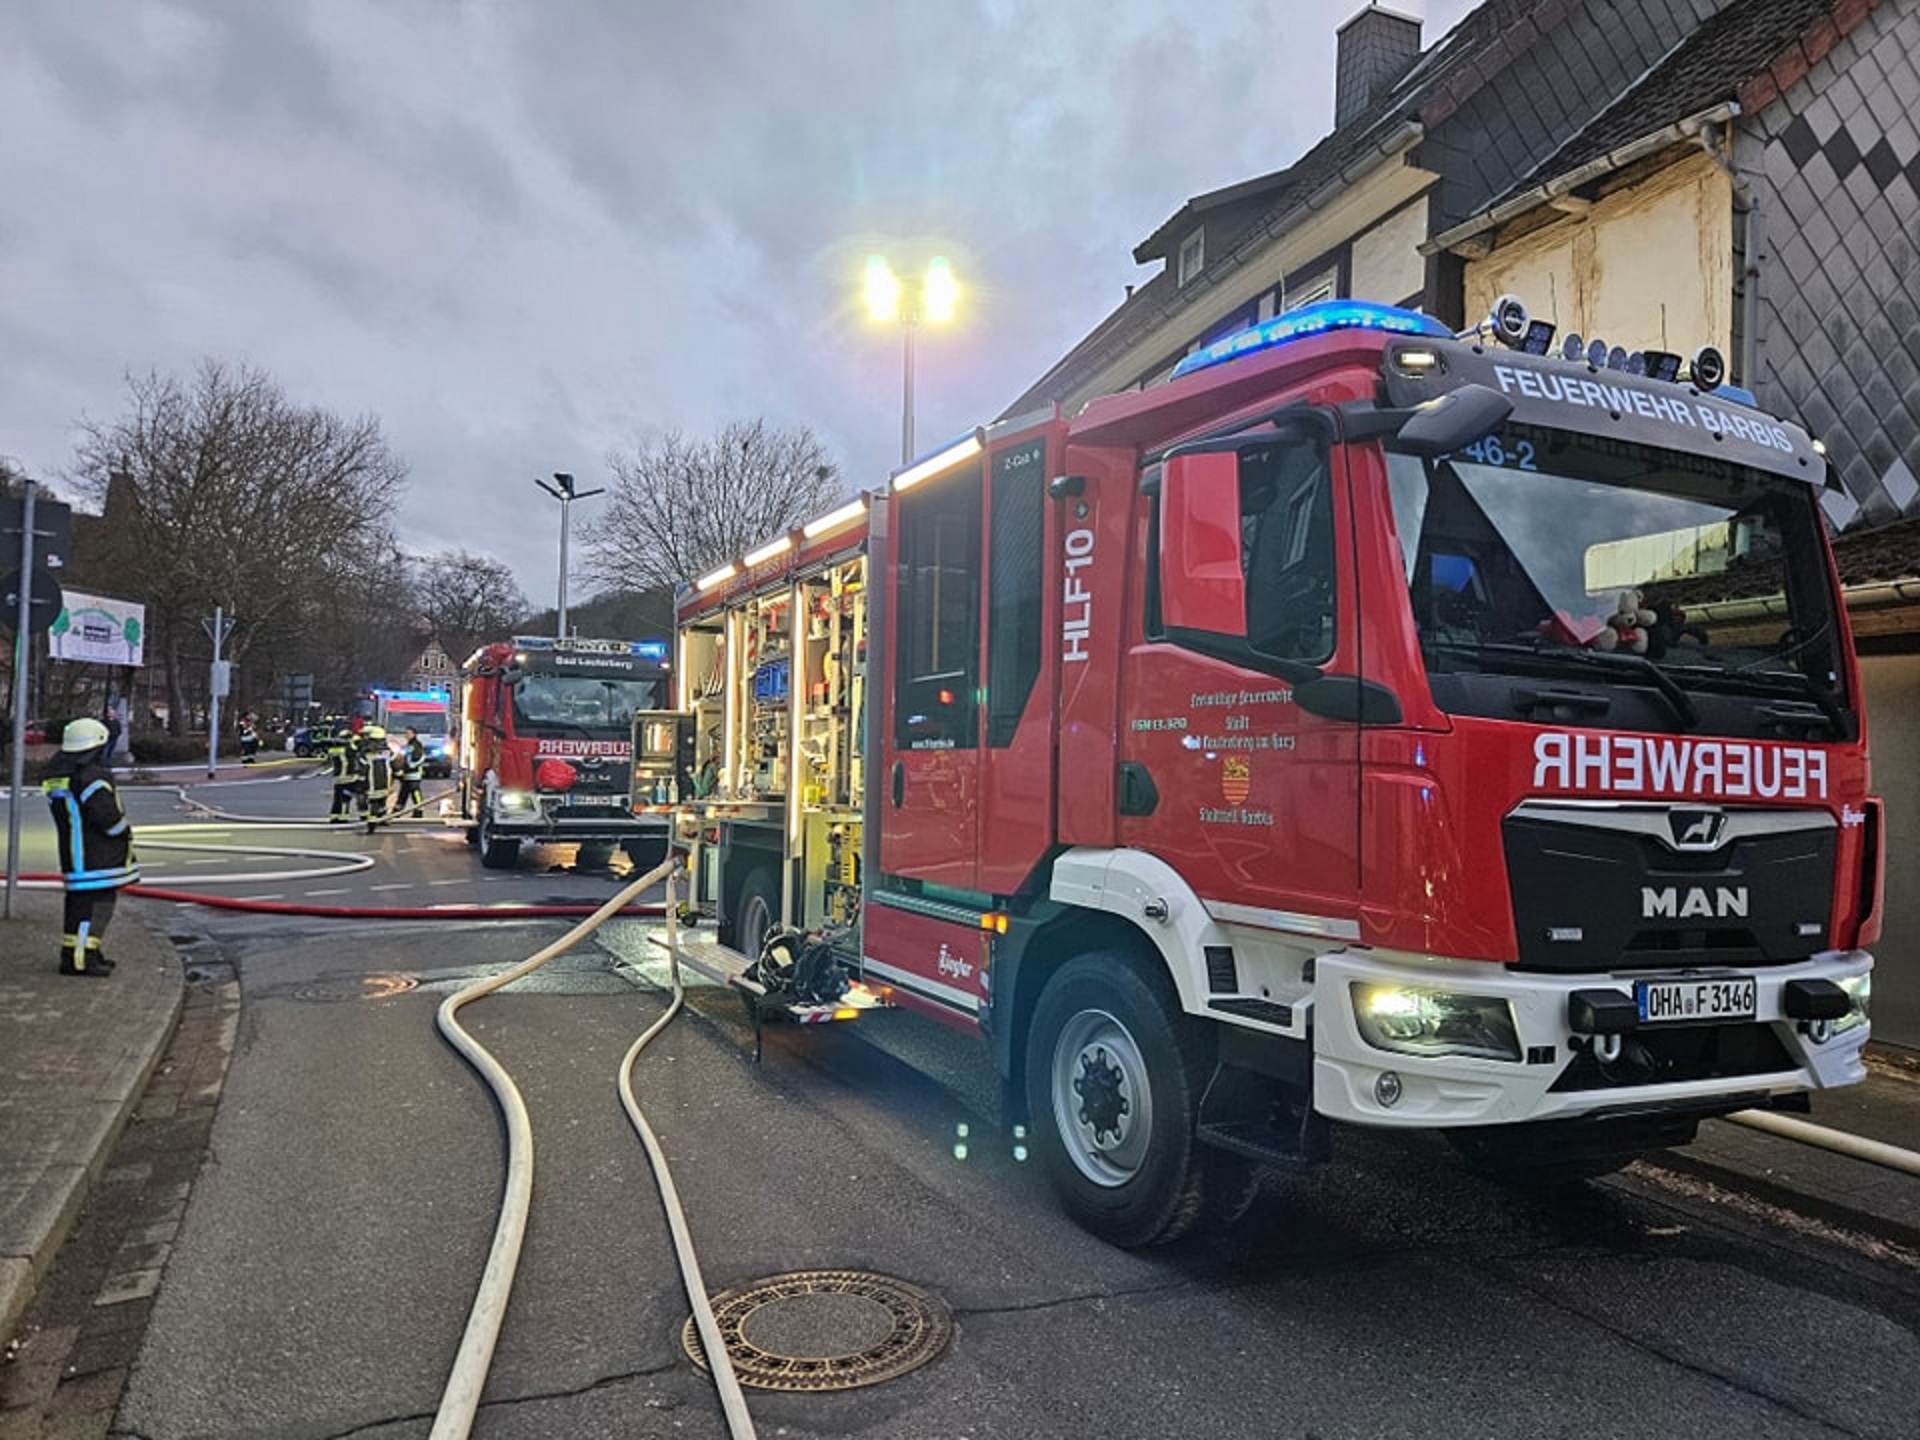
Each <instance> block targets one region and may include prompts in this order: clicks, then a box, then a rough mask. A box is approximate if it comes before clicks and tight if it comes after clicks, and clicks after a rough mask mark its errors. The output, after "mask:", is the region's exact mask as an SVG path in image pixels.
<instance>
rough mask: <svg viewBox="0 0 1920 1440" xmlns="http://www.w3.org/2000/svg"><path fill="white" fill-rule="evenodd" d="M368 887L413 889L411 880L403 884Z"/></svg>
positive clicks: (375, 888) (374, 888) (369, 887)
mask: <svg viewBox="0 0 1920 1440" xmlns="http://www.w3.org/2000/svg"><path fill="white" fill-rule="evenodd" d="M367 888H368V889H369V890H411V889H413V885H412V883H411V882H409V883H406V884H401V885H369V886H368V887H367Z"/></svg>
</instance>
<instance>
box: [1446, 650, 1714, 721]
mask: <svg viewBox="0 0 1920 1440" xmlns="http://www.w3.org/2000/svg"><path fill="white" fill-rule="evenodd" d="M1423 643H1424V644H1425V646H1426V648H1428V649H1431V650H1444V651H1449V652H1452V653H1455V654H1464V655H1472V656H1476V657H1477V656H1482V655H1493V656H1496V657H1501V658H1505V657H1509V656H1511V657H1512V658H1514V659H1516V660H1520V661H1523V662H1525V663H1527V664H1529V665H1536V666H1539V667H1540V668H1542V669H1546V670H1554V669H1558V670H1560V671H1561V672H1562V673H1563V674H1564V673H1567V672H1570V671H1590V670H1630V671H1632V672H1633V673H1634V674H1635V675H1637V676H1639V677H1640V678H1642V679H1644V680H1645V681H1646V682H1647V683H1648V684H1650V685H1652V686H1653V688H1654V689H1655V691H1657V692H1658V693H1659V695H1660V698H1661V699H1662V700H1664V701H1666V702H1667V708H1668V709H1669V710H1671V711H1672V712H1673V716H1674V719H1676V720H1678V721H1679V722H1680V728H1681V729H1683V730H1691V729H1693V728H1694V727H1695V726H1696V725H1698V724H1699V723H1700V712H1699V711H1698V710H1696V709H1694V708H1693V699H1692V697H1691V696H1689V695H1688V694H1687V692H1686V691H1685V690H1682V689H1681V688H1680V686H1679V684H1678V683H1677V682H1676V681H1675V680H1674V678H1673V677H1672V676H1671V675H1669V674H1667V672H1666V671H1664V670H1662V669H1661V668H1660V667H1659V666H1658V665H1656V664H1654V662H1653V661H1651V660H1649V659H1648V658H1647V657H1646V656H1644V655H1622V654H1620V653H1619V652H1618V651H1604V650H1570V649H1567V648H1564V647H1562V646H1553V647H1552V648H1547V647H1544V646H1541V645H1521V644H1517V643H1515V642H1514V641H1511V640H1483V641H1480V642H1478V643H1465V642H1461V641H1453V640H1428V641H1425V642H1423Z"/></svg>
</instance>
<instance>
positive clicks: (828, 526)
mask: <svg viewBox="0 0 1920 1440" xmlns="http://www.w3.org/2000/svg"><path fill="white" fill-rule="evenodd" d="M866 513H867V497H866V496H864V495H861V496H857V497H856V498H854V499H852V500H849V501H848V502H847V503H846V504H844V505H842V506H840V507H839V508H838V509H837V510H829V511H828V512H827V513H826V514H824V515H822V516H821V517H820V518H819V519H817V520H809V521H807V523H806V524H804V525H802V526H801V527H800V534H801V536H802V537H803V538H805V539H808V540H812V539H815V538H817V537H818V536H821V535H824V534H826V533H827V532H828V531H829V530H838V529H839V528H840V527H841V526H842V525H851V524H852V523H853V522H854V521H855V520H858V519H859V518H860V517H861V516H862V515H865V514H866Z"/></svg>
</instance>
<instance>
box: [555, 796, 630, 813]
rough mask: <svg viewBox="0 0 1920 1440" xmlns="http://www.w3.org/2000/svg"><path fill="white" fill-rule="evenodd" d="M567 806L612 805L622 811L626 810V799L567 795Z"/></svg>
mask: <svg viewBox="0 0 1920 1440" xmlns="http://www.w3.org/2000/svg"><path fill="white" fill-rule="evenodd" d="M567 804H568V805H569V806H572V807H575V808H578V807H580V806H585V805H614V806H618V807H619V808H620V809H622V810H624V809H626V808H627V797H626V796H624V795H569V796H568V797H567Z"/></svg>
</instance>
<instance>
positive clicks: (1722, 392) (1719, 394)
mask: <svg viewBox="0 0 1920 1440" xmlns="http://www.w3.org/2000/svg"><path fill="white" fill-rule="evenodd" d="M1707 393H1708V394H1709V395H1711V396H1713V398H1714V399H1716V400H1731V401H1732V402H1733V403H1734V404H1736V405H1744V406H1746V407H1747V409H1749V410H1758V409H1759V408H1760V401H1759V400H1758V399H1757V398H1756V397H1755V396H1754V393H1753V391H1751V390H1749V389H1747V388H1746V387H1745V386H1744V385H1722V386H1721V387H1720V388H1719V389H1717V390H1709V391H1708V392H1707Z"/></svg>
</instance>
